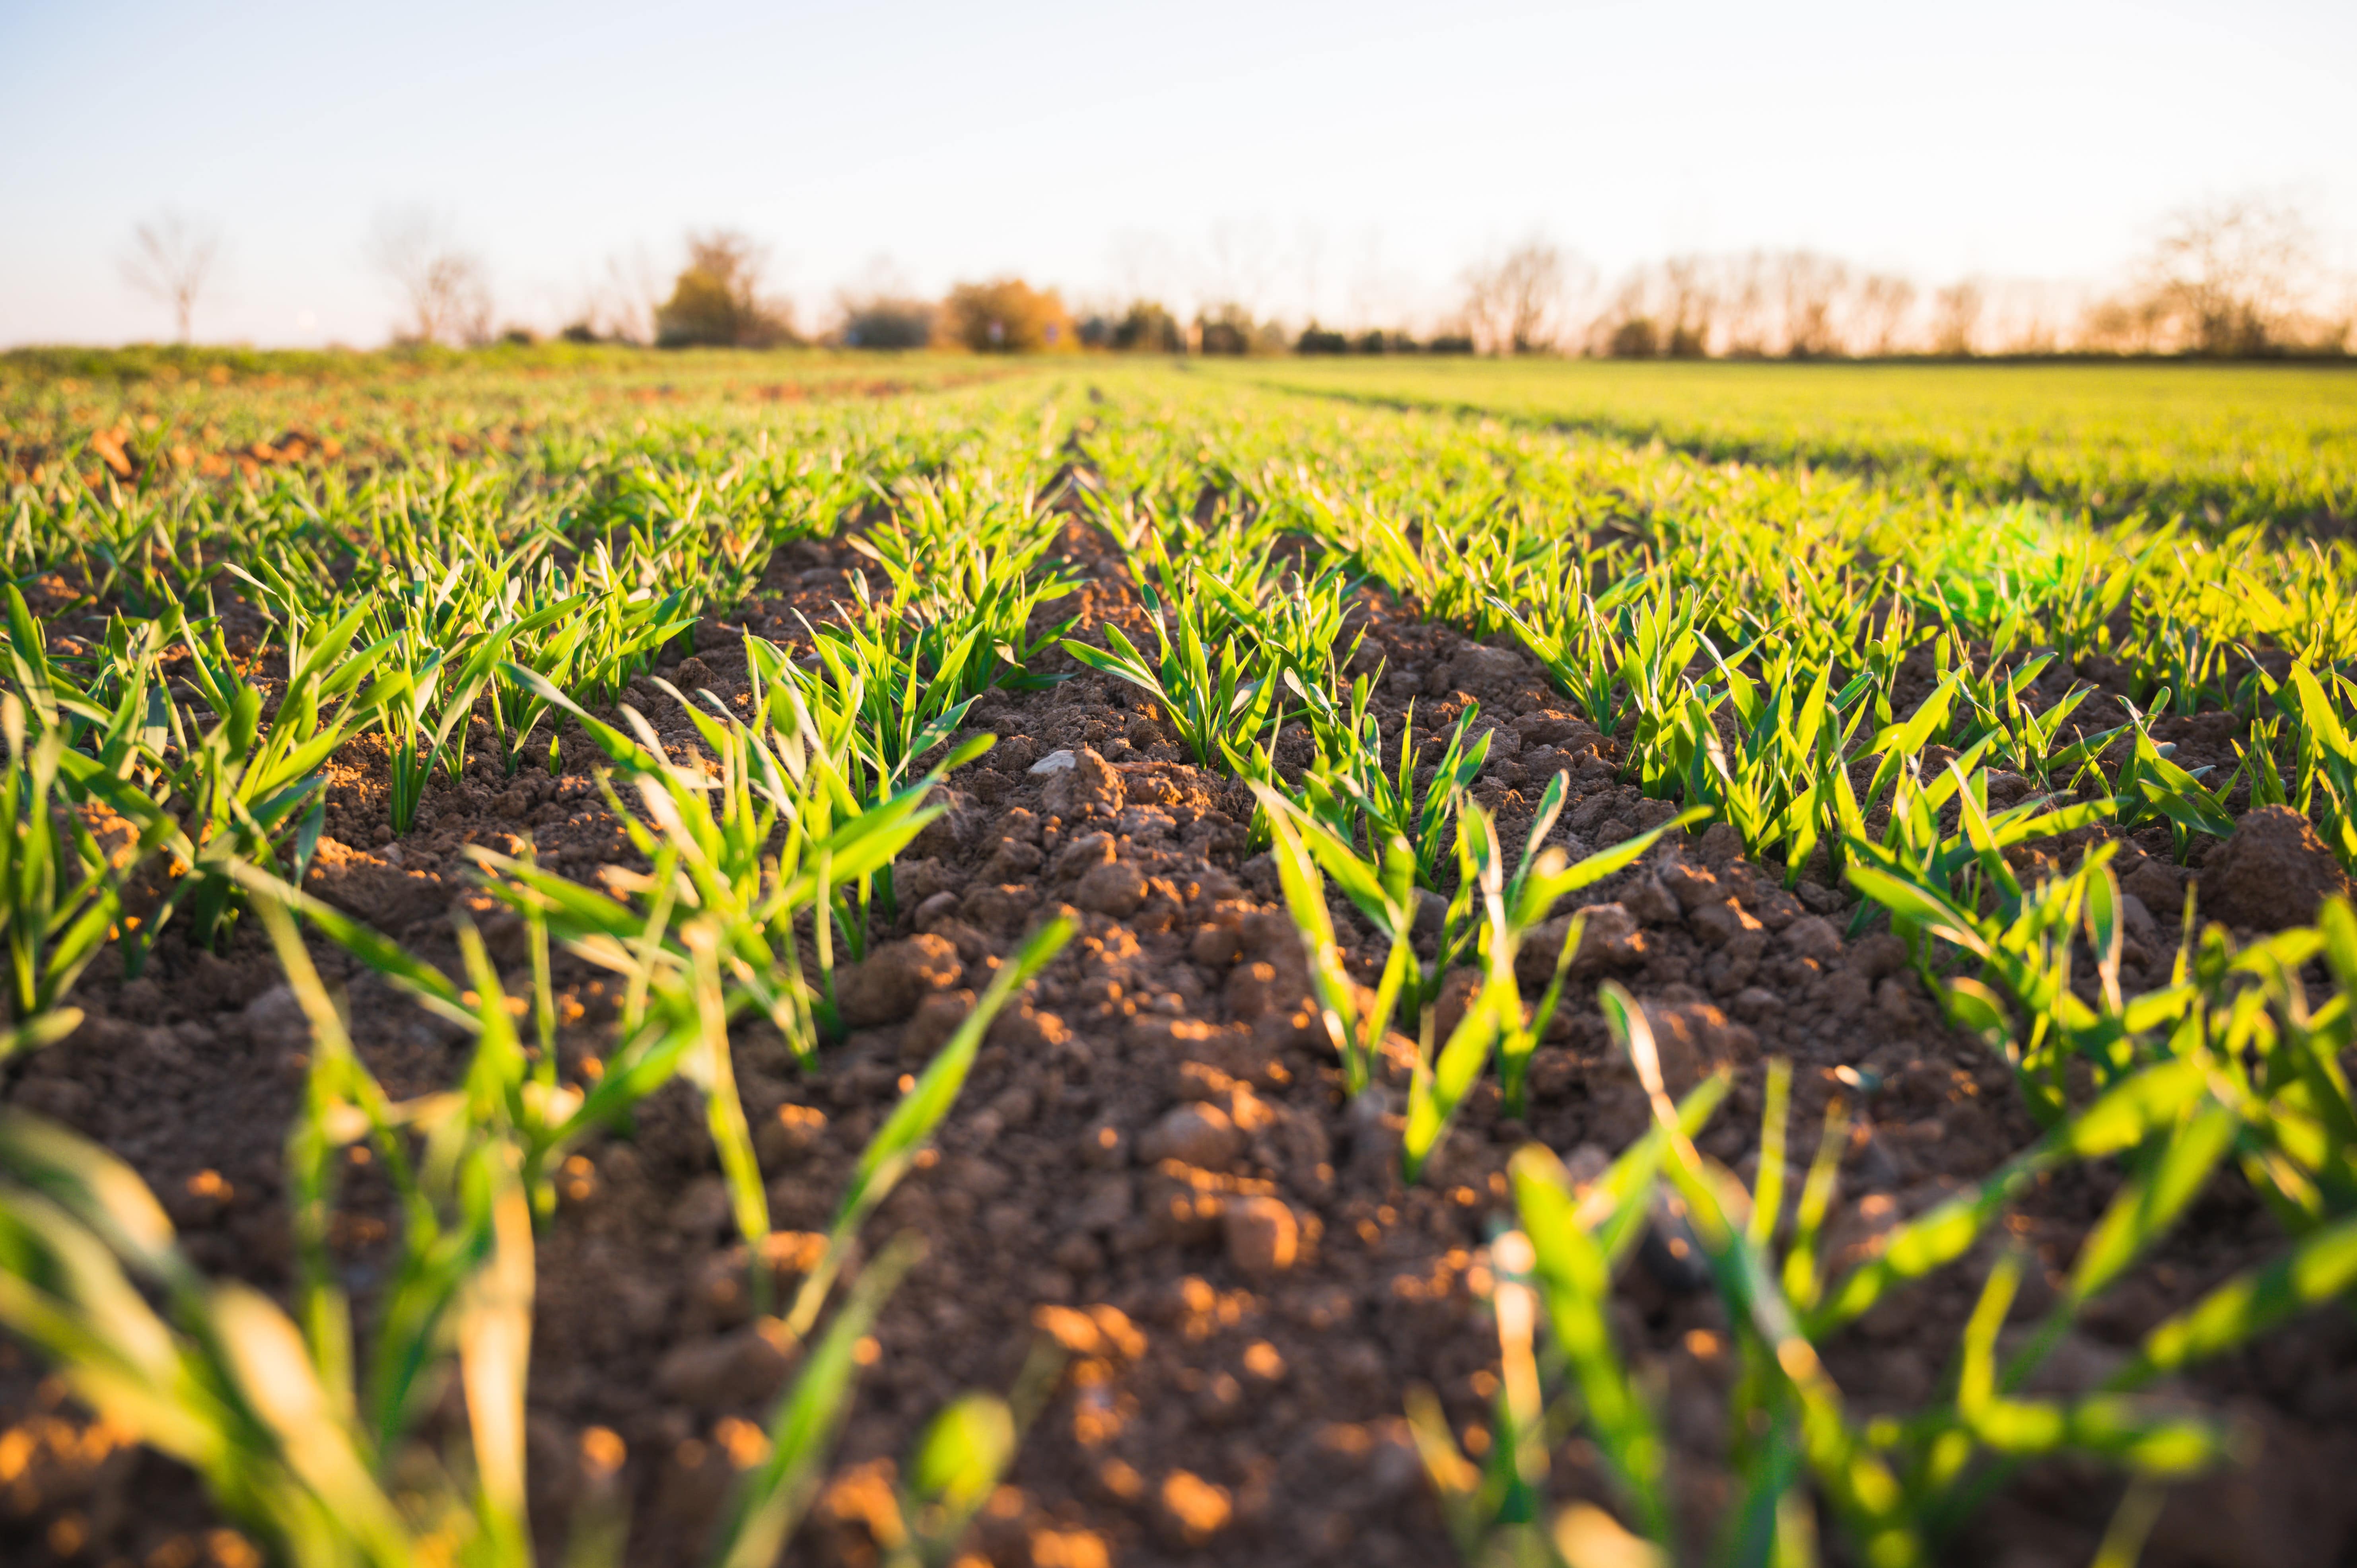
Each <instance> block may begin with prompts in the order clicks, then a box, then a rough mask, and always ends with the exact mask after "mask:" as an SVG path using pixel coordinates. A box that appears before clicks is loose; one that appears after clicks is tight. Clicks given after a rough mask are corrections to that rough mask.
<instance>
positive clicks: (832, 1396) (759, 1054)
mask: <svg viewBox="0 0 2357 1568" xmlns="http://www.w3.org/2000/svg"><path fill="white" fill-rule="evenodd" d="M165 368H167V369H169V370H170V371H171V372H172V373H170V374H164V373H160V371H159V369H158V367H157V366H156V364H153V363H148V362H144V361H143V362H138V363H132V362H127V361H116V360H103V359H101V360H91V361H87V362H81V361H78V362H74V363H70V364H69V363H51V362H46V361H38V360H26V359H21V358H20V359H16V360H6V361H0V472H5V483H6V485H7V487H8V489H7V496H6V499H5V508H0V551H5V564H6V574H7V578H8V588H7V598H8V602H7V606H6V610H7V617H6V627H7V630H6V645H7V646H6V660H5V671H0V677H5V697H0V727H5V742H6V746H7V750H8V758H9V764H8V766H9V771H8V773H7V775H6V779H5V785H4V786H0V821H5V825H6V829H7V832H6V836H5V839H0V856H5V858H0V922H5V937H6V944H7V949H8V955H9V960H10V969H9V974H8V984H9V992H8V1002H7V1015H6V1021H5V1036H0V1069H4V1070H5V1088H0V1101H5V1107H0V1327H5V1339H0V1556H5V1559H6V1561H8V1562H10V1563H143V1564H181V1565H186V1568H195V1565H196V1564H199V1563H219V1564H223V1565H231V1564H244V1563H261V1562H283V1563H299V1564H305V1565H309V1564H323V1565H324V1564H338V1565H341V1564H373V1565H380V1568H394V1565H396V1564H408V1563H444V1562H448V1563H468V1564H490V1565H506V1564H512V1563H524V1562H526V1561H540V1562H544V1563H560V1562H562V1563H584V1564H595V1563H634V1564H635V1563H653V1564H665V1565H668V1564H705V1563H710V1564H724V1565H726V1568H753V1565H756V1564H767V1563H773V1562H778V1561H791V1562H794V1563H843V1564H873V1563H882V1564H892V1565H895V1568H899V1565H907V1564H950V1563H956V1564H959V1565H961V1568H979V1565H980V1564H985V1563H987V1564H995V1565H998V1568H1022V1565H1028V1568H1100V1565H1110V1564H1164V1563H1170V1564H1179V1563H1222V1564H1228V1563H1239V1564H1261V1563H1267V1564H1295V1563H1329V1562H1330V1563H1352V1564H1365V1565H1382V1564H1403V1565H1406V1564H1429V1563H1448V1562H1452V1561H1453V1562H1458V1563H1464V1564H1467V1565H1469V1568H1488V1565H1491V1564H1517V1565H1519V1564H1542V1563H1567V1564H1569V1565H1571V1568H1623V1565H1634V1564H1671V1563H1677V1564H1721V1563H1725V1564H1752V1563H1759V1564H1770V1563H1772V1564H1777V1565H1780V1568H1784V1565H1799V1564H1808V1563H1836V1564H1847V1563H1858V1564H1873V1565H1877V1568H1901V1565H1905V1564H1915V1563H1924V1564H1929V1563H2001V1564H2006V1565H2008V1568H2040V1565H2044V1564H2066V1563H2067V1564H2077V1563H2088V1562H2094V1563H2101V1564H2104V1568H2114V1565H2124V1564H2126V1563H2133V1562H2136V1561H2139V1560H2141V1561H2143V1562H2145V1563H2151V1564H2161V1565H2178V1568H2196V1565H2228V1568H2240V1565H2244V1564H2249V1565H2252V1568H2258V1565H2261V1564H2265V1565H2269V1568H2275V1565H2286V1564H2290V1565H2299V1564H2315V1565H2317V1568H2332V1565H2334V1564H2338V1563H2345V1562H2347V1561H2348V1560H2349V1553H2350V1552H2351V1551H2352V1541H2357V1498H2352V1497H2351V1496H2350V1495H2349V1491H2348V1487H2347V1486H2346V1480H2345V1478H2346V1477H2347V1476H2348V1475H2349V1474H2350V1473H2351V1472H2352V1466H2357V1318H2352V1314H2351V1310H2350V1309H2351V1306H2352V1304H2357V1105H2352V1096H2351V1090H2350V1087H2349V1085H2350V1074H2351V1072H2352V1069H2357V1015H2352V993H2357V918H2352V912H2351V908H2350V905H2349V902H2348V895H2349V890H2350V880H2349V879H2350V875H2351V874H2352V870H2357V681H2352V673H2357V597H2352V592H2351V575H2352V572H2357V545H2352V543H2350V542H2346V541H2345V540H2343V539H2342V538H2341V536H2340V534H2341V531H2340V530H2339V528H2338V527H2337V524H2339V523H2340V522H2341V521H2345V520H2346V519H2347V518H2348V517H2349V516H2350V515H2351V511H2352V506H2351V499H2350V487H2351V476H2352V472H2357V398H2352V395H2351V392H2350V389H2351V388H2352V387H2357V382H2353V381H2349V380H2348V379H2347V378H2345V377H2344V378H2337V379H2336V378H2333V377H2330V376H2324V375H2321V374H2312V373H2310V372H2307V371H2289V370H2286V371H2275V370H2267V371H2201V370H2195V369H2191V368H2178V367H2169V368H2161V369H2151V370H2135V371H2126V370H2116V369H2109V368H2107V369H2104V370H2102V371H2093V370H2088V371H2082V370H2081V369H2078V368H2072V369H2070V370H2067V371H2065V370H2053V371H2038V372H2035V373H2031V372H2027V371H2017V370H2015V369H2013V368H1992V369H1988V370H1986V371H1967V370H1963V369H1956V370H1947V369H1940V370H1931V369H1923V370H1900V369H1896V368H1881V369H1877V370H1873V371H1858V370H1841V371H1824V370H1822V369H1821V368H1817V367H1806V368H1803V367H1792V368H1774V369H1770V368H1764V367H1739V366H1738V367H1702V368H1686V367H1669V368H1662V367H1640V368H1638V369H1637V370H1634V371H1630V370H1625V369H1623V368H1620V367H1594V366H1587V365H1577V364H1574V365H1549V366H1523V365H1512V366H1496V365H1488V364H1470V363H1469V364H1464V365H1440V364H1416V365H1390V364H1375V365H1350V366H1332V367H1329V366H1324V365H1316V364H1311V363H1308V362H1304V361H1283V362H1278V361H1249V362H1243V363H1241V364H1236V365H1230V366H1222V367H1217V368H1212V367H1208V366H1203V365H1200V364H1187V365H1166V364H1146V363H1140V362H1127V361H1120V360H1106V359H1088V360H1082V359H1076V358H1071V357H1067V358H1064V359H1062V360H999V361H995V362H985V361H982V360H942V359H933V358H921V357H920V358H912V359H909V360H881V361H879V360H845V359H836V360H828V359H823V358H819V357H815V356H802V357H794V356H780V357H766V356H765V357H753V356H744V355H725V354H722V355H713V356H709V357H705V358H697V357H681V358H670V357H665V358H661V359H657V358H651V357H645V356H639V357H633V356H629V355H619V354H616V355H597V354H591V355H585V356H581V357H579V358H577V359H567V358H566V357H565V356H561V355H547V354H542V355H537V356H535V355H533V354H517V355H511V356H506V357H504V358H502V357H500V356H497V355H491V356H485V357H483V358H482V359H479V360H473V359H458V358H455V357H454V358H450V359H447V360H434V361H418V362H413V363H404V364H385V363H382V362H378V363H377V364H376V366H375V368H374V369H373V370H372V371H368V372H367V373H361V372H359V371H353V370H352V368H351V367H350V365H347V364H340V363H339V364H337V365H333V366H328V367H318V366H306V365H291V364H290V365H273V364H272V363H270V362H267V361H264V362H260V363H250V362H240V363H237V364H226V363H224V364H222V365H221V367H220V369H219V371H218V373H215V372H214V371H212V370H210V368H207V369H202V370H199V371H196V372H195V373H190V371H189V369H188V368H187V367H180V366H167V367H165ZM1819 374H1824V376H1825V377H1826V379H1825V380H1824V381H1815V382H1808V381H1801V380H1797V379H1794V378H1796V377H1801V376H1816V375H1819ZM2081 377H2083V378H2084V379H2073V378H2081ZM1616 378H1617V379H1616ZM1861 378H1870V380H1867V379H1861ZM1812 386H1813V387H1817V388H1820V389H1822V396H1820V395H1817V394H1815V393H1813V392H1810V391H1809V390H1808V389H1809V388H1810V387H1812ZM780 389H782V390H780Z"/></svg>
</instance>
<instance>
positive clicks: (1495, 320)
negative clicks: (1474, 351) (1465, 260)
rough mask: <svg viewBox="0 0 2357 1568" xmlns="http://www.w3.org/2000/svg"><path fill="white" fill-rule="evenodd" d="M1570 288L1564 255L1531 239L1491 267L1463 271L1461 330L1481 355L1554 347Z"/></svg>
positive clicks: (1540, 239)
mask: <svg viewBox="0 0 2357 1568" xmlns="http://www.w3.org/2000/svg"><path fill="white" fill-rule="evenodd" d="M1568 282H1569V266H1568V264H1567V263H1566V257H1565V255H1564V252H1562V251H1561V250H1560V249H1558V248H1557V247H1556V246H1555V244H1553V243H1552V242H1549V241H1547V240H1545V239H1544V238H1543V237H1541V236H1538V235H1535V234H1534V235H1533V236H1532V237H1531V238H1529V239H1527V240H1524V241H1523V242H1522V243H1521V244H1519V245H1516V246H1514V247H1513V248H1512V250H1510V251H1508V252H1506V253H1505V254H1503V255H1501V256H1500V257H1498V258H1497V259H1495V260H1494V261H1491V262H1486V263H1477V264H1476V265H1474V266H1471V267H1469V268H1467V269H1466V272H1465V276H1464V285H1465V306H1464V314H1465V321H1466V325H1467V327H1468V328H1470V330H1471V332H1472V336H1473V339H1474V341H1475V343H1476V344H1477V345H1479V346H1480V348H1481V349H1483V350H1484V351H1485V352H1488V353H1492V354H1506V353H1513V354H1530V353H1535V352H1538V351H1539V350H1541V349H1551V348H1553V347H1555V333H1556V330H1557V327H1556V317H1557V315H1558V314H1559V312H1560V311H1561V309H1562V307H1563V299H1564V294H1565V292H1566V285H1567V284H1568Z"/></svg>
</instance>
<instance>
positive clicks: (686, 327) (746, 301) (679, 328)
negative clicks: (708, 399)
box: [655, 230, 795, 349]
mask: <svg viewBox="0 0 2357 1568" xmlns="http://www.w3.org/2000/svg"><path fill="white" fill-rule="evenodd" d="M761 262H762V256H761V252H760V249H759V247H758V246H756V245H755V244H754V243H753V242H751V241H750V240H748V239H747V238H746V237H745V236H744V235H742V234H738V233H735V232H732V231H727V230H717V231H713V232H711V233H708V234H691V235H689V236H688V241H687V265H686V266H685V267H683V269H681V271H680V274H679V276H678V278H677V279H675V280H674V281H673V284H672V290H671V297H670V298H669V299H667V300H665V301H664V302H663V303H662V304H661V305H659V306H656V307H655V346H656V347H657V348H660V349H683V348H689V347H694V346H704V347H710V348H732V347H733V348H739V349H769V348H774V347H776V346H777V345H779V344H780V343H791V342H793V341H794V340H795V339H794V330H793V326H792V324H791V321H789V320H788V318H787V314H786V308H785V306H783V305H781V304H777V303H773V302H771V301H768V300H765V299H763V298H762V297H761Z"/></svg>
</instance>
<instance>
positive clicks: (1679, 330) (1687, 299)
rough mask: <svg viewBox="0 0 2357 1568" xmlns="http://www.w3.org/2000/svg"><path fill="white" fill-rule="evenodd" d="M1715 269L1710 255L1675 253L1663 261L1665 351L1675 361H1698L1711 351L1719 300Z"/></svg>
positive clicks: (1663, 348) (1663, 349)
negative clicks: (1666, 327)
mask: <svg viewBox="0 0 2357 1568" xmlns="http://www.w3.org/2000/svg"><path fill="white" fill-rule="evenodd" d="M1712 270H1713V269H1712V267H1711V265H1710V259H1709V258H1708V257H1706V256H1700V255H1694V254H1687V255H1683V256H1672V257H1671V258H1670V259H1669V260H1668V261H1666V262H1663V263H1662V283H1663V294H1664V299H1663V310H1662V315H1663V317H1664V319H1665V320H1666V321H1667V323H1668V326H1669V336H1668V338H1666V339H1665V340H1664V341H1663V345H1662V351H1663V353H1665V354H1667V355H1669V357H1670V358H1671V359H1673V360H1699V359H1702V358H1704V357H1705V356H1706V355H1707V354H1708V353H1709V352H1710V339H1711V332H1712V329H1713V327H1714V325H1715V322H1714V317H1717V314H1718V303H1719V297H1718V296H1719V290H1718V285H1717V282H1716V281H1715V280H1714V279H1713V277H1712V276H1711V274H1712Z"/></svg>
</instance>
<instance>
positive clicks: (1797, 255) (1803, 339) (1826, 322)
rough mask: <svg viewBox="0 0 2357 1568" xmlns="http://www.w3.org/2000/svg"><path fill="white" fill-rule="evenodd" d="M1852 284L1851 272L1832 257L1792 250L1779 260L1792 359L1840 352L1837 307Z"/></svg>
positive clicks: (1786, 349)
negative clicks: (1835, 313)
mask: <svg viewBox="0 0 2357 1568" xmlns="http://www.w3.org/2000/svg"><path fill="white" fill-rule="evenodd" d="M1848 284H1849V269H1848V268H1847V267H1846V266H1844V265H1842V263H1839V262H1837V261H1835V260H1834V259H1833V258H1831V257H1830V256H1821V255H1819V254H1817V253H1816V252H1814V251H1788V252H1785V253H1784V254H1783V255H1781V256H1779V257H1777V258H1776V285H1777V294H1778V296H1779V299H1780V302H1781V306H1782V309H1783V317H1784V352H1785V354H1786V355H1787V356H1788V357H1790V358H1792V359H1795V360H1814V359H1822V358H1824V356H1825V355H1827V354H1832V353H1835V352H1838V351H1839V350H1840V349H1841V344H1840V343H1839V342H1838V341H1837V340H1836V339H1835V335H1834V306H1835V302H1836V301H1837V300H1838V299H1839V298H1840V297H1841V294H1842V291H1843V290H1844V289H1845V288H1846V287H1847V286H1848Z"/></svg>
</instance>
